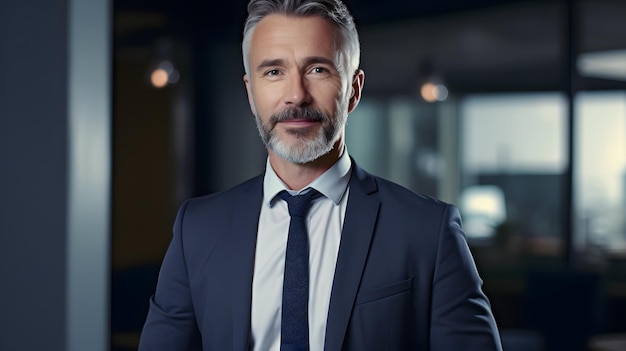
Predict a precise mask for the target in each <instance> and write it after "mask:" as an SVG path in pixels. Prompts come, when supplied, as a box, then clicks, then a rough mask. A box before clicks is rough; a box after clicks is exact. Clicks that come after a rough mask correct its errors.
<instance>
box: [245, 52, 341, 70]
mask: <svg viewBox="0 0 626 351" xmlns="http://www.w3.org/2000/svg"><path fill="white" fill-rule="evenodd" d="M316 63H321V64H326V65H330V66H333V67H335V68H336V66H335V62H334V61H333V60H331V59H329V58H327V57H324V56H311V57H307V58H305V59H304V65H305V66H310V65H313V64H316ZM285 65H286V64H285V60H283V59H270V60H263V61H262V62H261V63H260V64H259V65H258V66H257V71H262V70H263V69H264V68H268V67H276V66H285Z"/></svg>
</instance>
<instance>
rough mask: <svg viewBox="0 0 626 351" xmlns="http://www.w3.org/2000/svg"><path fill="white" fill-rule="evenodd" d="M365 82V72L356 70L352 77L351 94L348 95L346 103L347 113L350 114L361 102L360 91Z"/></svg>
mask: <svg viewBox="0 0 626 351" xmlns="http://www.w3.org/2000/svg"><path fill="white" fill-rule="evenodd" d="M364 82H365V72H363V70H362V69H359V70H357V71H356V72H355V73H354V76H353V77H352V87H351V89H352V92H351V93H350V102H349V103H348V113H350V112H352V111H353V110H354V109H355V108H356V106H357V105H358V104H359V101H360V100H361V91H362V90H363V83H364Z"/></svg>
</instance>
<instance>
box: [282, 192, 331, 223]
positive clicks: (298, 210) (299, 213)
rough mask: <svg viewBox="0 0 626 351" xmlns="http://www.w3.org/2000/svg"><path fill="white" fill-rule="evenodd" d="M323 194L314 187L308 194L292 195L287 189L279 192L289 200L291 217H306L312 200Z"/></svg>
mask: <svg viewBox="0 0 626 351" xmlns="http://www.w3.org/2000/svg"><path fill="white" fill-rule="evenodd" d="M321 195H322V194H321V193H320V192H319V191H317V190H315V189H313V188H311V190H310V191H309V192H307V193H306V194H300V195H290V194H289V193H288V192H287V191H286V190H283V191H281V192H280V193H278V196H280V198H281V199H283V200H285V201H286V202H287V206H288V208H289V215H290V216H291V217H305V216H306V214H307V212H309V208H310V207H311V202H313V200H314V199H316V198H318V197H320V196H321Z"/></svg>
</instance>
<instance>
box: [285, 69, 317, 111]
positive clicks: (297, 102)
mask: <svg viewBox="0 0 626 351" xmlns="http://www.w3.org/2000/svg"><path fill="white" fill-rule="evenodd" d="M283 100H284V103H285V105H288V106H289V107H305V106H307V105H309V104H310V103H311V94H310V93H309V89H308V87H307V82H306V78H305V77H304V76H303V75H302V74H291V75H290V77H289V78H288V79H287V84H285V94H284V99H283Z"/></svg>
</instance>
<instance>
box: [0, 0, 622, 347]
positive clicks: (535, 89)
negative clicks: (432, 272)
mask: <svg viewBox="0 0 626 351" xmlns="http://www.w3.org/2000/svg"><path fill="white" fill-rule="evenodd" d="M347 5H348V7H349V9H350V10H351V11H352V13H353V15H354V17H355V20H356V23H357V27H358V29H359V32H360V36H361V49H362V58H361V67H362V68H363V69H364V70H365V73H366V79H365V88H364V93H363V99H362V101H361V103H360V105H359V107H358V108H357V109H356V110H355V111H354V112H353V113H352V114H351V115H350V117H349V119H348V125H347V131H346V133H347V137H346V138H347V147H348V150H349V152H350V154H351V155H352V156H353V157H354V158H355V159H356V160H357V161H358V162H359V164H360V165H361V166H363V167H364V168H365V169H367V170H369V171H371V172H373V173H375V174H377V175H380V176H383V177H386V178H389V179H391V180H394V181H396V182H398V183H400V184H402V185H404V186H406V187H408V188H410V189H412V190H414V191H416V192H420V193H424V194H427V195H431V196H434V197H438V198H441V199H443V200H445V201H448V202H452V203H454V204H456V205H457V206H458V207H459V208H460V210H461V212H462V215H463V221H464V222H463V223H464V227H465V229H466V232H467V236H468V241H469V244H470V248H471V250H472V253H473V255H474V257H475V259H476V262H477V265H478V268H479V271H480V272H481V275H482V278H483V280H484V289H485V291H486V293H487V294H488V296H489V298H490V299H491V302H492V307H493V311H494V314H495V317H496V320H497V322H498V325H499V327H500V329H501V332H502V337H503V342H504V344H505V350H546V351H547V350H626V340H625V339H626V219H625V215H624V214H625V213H626V25H625V23H626V22H625V19H626V1H621V0H545V1H515V0H445V1H443V0H442V1H437V2H426V1H411V0H387V1H377V0H358V1H357V0H351V1H347ZM245 8H246V3H245V1H243V0H237V1H230V2H226V1H223V2H216V1H211V2H210V1H194V0H178V1H166V0H158V1H154V0H84V1H79V0H75V1H72V0H50V1H41V0H40V1H31V2H24V1H18V0H3V1H2V2H0V72H2V76H1V77H0V165H1V166H0V167H1V168H0V169H2V171H1V172H0V282H2V283H1V286H0V301H2V304H3V310H2V312H1V313H0V350H71V351H74V350H76V351H78V350H81V351H84V350H94V351H100V350H112V351H122V350H134V349H136V347H137V342H138V338H139V332H140V330H141V327H142V324H143V321H144V319H145V315H146V312H147V307H148V298H149V296H150V295H151V294H152V292H153V290H154V286H155V283H156V278H157V274H158V269H159V265H160V262H161V259H162V257H163V254H164V252H165V250H166V248H167V245H168V243H169V240H170V238H171V227H172V224H173V219H174V217H175V214H176V210H177V208H178V206H179V205H180V204H181V202H182V201H183V200H184V199H186V198H188V197H191V196H197V195H201V194H206V193H210V192H215V191H220V190H224V189H226V188H228V187H230V186H233V185H235V184H237V183H239V182H241V181H243V180H245V179H247V178H249V177H252V176H254V175H256V174H258V173H260V172H262V171H263V169H264V165H265V157H266V155H265V151H264V149H263V145H262V144H261V142H260V140H259V138H258V135H257V131H256V126H255V124H254V121H253V116H252V114H251V113H250V110H249V107H248V102H247V98H246V95H245V88H244V85H243V81H242V76H243V64H242V58H241V48H240V42H241V37H242V35H241V32H242V25H243V21H244V19H245Z"/></svg>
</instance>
